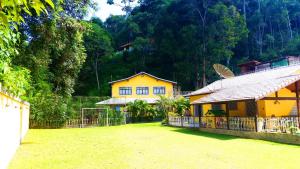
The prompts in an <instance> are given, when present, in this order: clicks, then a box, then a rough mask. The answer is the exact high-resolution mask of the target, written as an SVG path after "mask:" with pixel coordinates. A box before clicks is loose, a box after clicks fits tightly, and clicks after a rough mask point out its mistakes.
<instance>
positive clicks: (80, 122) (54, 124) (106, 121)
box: [30, 118, 126, 128]
mask: <svg viewBox="0 0 300 169" xmlns="http://www.w3.org/2000/svg"><path fill="white" fill-rule="evenodd" d="M123 124H126V120H125V119H124V118H99V119H69V120H66V121H62V120H47V121H43V122H35V121H30V128H83V127H97V126H117V125H123Z"/></svg>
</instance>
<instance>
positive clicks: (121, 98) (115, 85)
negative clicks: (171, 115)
mask: <svg viewBox="0 0 300 169" xmlns="http://www.w3.org/2000/svg"><path fill="white" fill-rule="evenodd" d="M109 83H110V84H111V88H112V91H111V98H110V99H108V100H104V101H102V102H99V103H96V104H97V105H109V106H111V107H115V109H116V110H120V107H121V106H124V105H126V104H128V103H129V102H133V101H135V100H144V101H146V102H147V103H149V104H155V102H156V101H157V100H158V99H159V95H164V96H167V97H173V96H174V93H175V92H176V84H177V83H176V82H173V81H170V80H166V79H162V78H159V77H156V76H153V75H151V74H148V73H146V72H140V73H138V74H135V75H133V76H130V77H127V78H124V79H120V80H116V81H112V82H109Z"/></svg>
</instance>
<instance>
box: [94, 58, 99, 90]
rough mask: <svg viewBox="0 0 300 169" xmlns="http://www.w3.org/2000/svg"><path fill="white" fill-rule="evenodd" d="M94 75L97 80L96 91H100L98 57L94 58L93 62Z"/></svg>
mask: <svg viewBox="0 0 300 169" xmlns="http://www.w3.org/2000/svg"><path fill="white" fill-rule="evenodd" d="M95 74H96V80H97V89H98V91H100V82H99V75H98V55H97V56H96V60H95Z"/></svg>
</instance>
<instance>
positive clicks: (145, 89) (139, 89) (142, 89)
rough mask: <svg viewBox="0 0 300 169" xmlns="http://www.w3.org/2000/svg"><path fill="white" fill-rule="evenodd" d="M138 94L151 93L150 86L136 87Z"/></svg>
mask: <svg viewBox="0 0 300 169" xmlns="http://www.w3.org/2000/svg"><path fill="white" fill-rule="evenodd" d="M136 94H137V95H148V94H149V88H148V87H137V88H136Z"/></svg>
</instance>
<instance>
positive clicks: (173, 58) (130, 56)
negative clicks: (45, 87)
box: [75, 0, 300, 95]
mask: <svg viewBox="0 0 300 169" xmlns="http://www.w3.org/2000/svg"><path fill="white" fill-rule="evenodd" d="M108 2H109V3H110V4H112V5H114V2H113V1H108ZM128 2H129V1H123V5H124V8H123V9H124V11H125V12H126V15H124V16H110V17H109V18H108V19H107V20H106V21H103V22H101V21H100V20H99V19H97V18H93V19H92V20H91V21H90V24H91V25H92V30H93V33H91V34H89V35H86V36H85V38H84V45H85V48H86V50H87V60H86V62H85V64H84V66H83V69H82V70H81V72H80V75H79V79H78V83H77V84H76V86H75V89H76V90H75V94H76V95H110V86H109V84H108V82H109V81H111V80H117V79H120V78H124V77H127V76H130V75H132V74H134V73H138V72H140V71H146V72H148V73H150V74H154V75H157V76H159V77H162V78H166V79H170V80H173V81H177V82H178V83H179V85H180V86H181V88H182V90H188V91H190V90H195V89H197V88H200V87H202V86H204V85H206V84H208V83H211V82H212V81H214V80H216V79H217V78H218V77H217V75H216V74H215V72H214V71H213V69H212V64H214V63H222V64H224V65H227V66H229V67H230V68H231V69H232V70H234V71H235V73H238V71H239V70H238V69H237V64H239V63H242V62H245V61H247V60H253V59H255V60H259V61H266V60H270V59H272V58H276V57H280V56H284V55H297V56H298V53H299V50H300V36H299V31H300V2H299V1H297V0H141V1H140V4H139V6H137V7H132V6H130V3H128ZM122 45H129V46H130V48H129V49H128V48H127V50H123V48H122Z"/></svg>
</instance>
